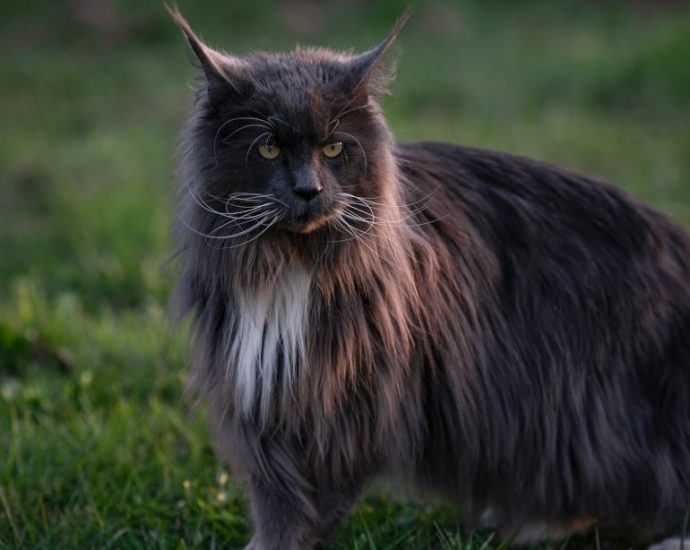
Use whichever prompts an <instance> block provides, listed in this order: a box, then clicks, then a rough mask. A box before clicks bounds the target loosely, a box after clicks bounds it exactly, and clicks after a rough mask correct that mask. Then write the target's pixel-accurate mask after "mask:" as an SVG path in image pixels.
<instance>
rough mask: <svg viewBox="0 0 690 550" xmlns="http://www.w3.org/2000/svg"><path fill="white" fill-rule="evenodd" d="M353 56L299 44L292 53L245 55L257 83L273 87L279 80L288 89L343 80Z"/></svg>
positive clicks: (333, 83) (304, 87)
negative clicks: (302, 46)
mask: <svg viewBox="0 0 690 550" xmlns="http://www.w3.org/2000/svg"><path fill="white" fill-rule="evenodd" d="M350 59H351V56H348V55H346V54H342V53H338V52H334V51H331V50H327V49H323V48H307V49H305V48H297V49H295V50H294V51H292V52H288V53H263V52H262V53H256V54H253V55H251V56H248V57H246V58H245V60H244V61H245V67H246V68H247V69H248V70H249V73H250V74H251V75H252V78H253V79H254V81H255V83H256V84H258V85H259V86H262V87H267V88H268V89H269V90H270V89H273V87H274V86H275V85H277V84H282V85H284V86H286V87H287V88H288V89H292V90H295V89H307V88H314V87H318V86H320V87H323V88H325V89H330V88H332V87H334V86H338V85H339V84H341V83H342V81H343V78H347V75H348V72H349V65H348V61H350Z"/></svg>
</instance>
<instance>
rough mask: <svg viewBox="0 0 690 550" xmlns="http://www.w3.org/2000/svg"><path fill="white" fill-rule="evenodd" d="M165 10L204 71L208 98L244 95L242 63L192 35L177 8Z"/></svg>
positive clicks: (167, 7)
mask: <svg viewBox="0 0 690 550" xmlns="http://www.w3.org/2000/svg"><path fill="white" fill-rule="evenodd" d="M165 8H166V9H167V10H168V13H169V14H170V17H172V19H173V21H174V22H175V24H176V25H177V26H178V27H179V28H180V30H181V31H182V33H183V34H184V36H185V38H186V39H187V42H188V43H189V46H190V47H191V49H192V51H193V52H194V55H195V56H196V58H197V60H198V61H199V64H200V65H201V68H202V69H203V71H204V75H205V76H206V82H207V84H208V90H209V97H211V99H213V98H218V97H220V94H227V93H234V94H235V95H242V94H244V93H245V92H246V91H247V89H248V87H249V81H248V79H247V78H245V75H244V72H245V71H244V70H243V63H242V61H241V60H240V59H238V58H236V57H233V56H230V55H227V54H224V53H221V52H218V51H216V50H214V49H213V48H211V47H209V46H207V45H206V44H205V43H204V42H203V41H202V40H201V39H200V38H199V37H198V36H197V35H196V34H195V33H194V31H193V30H192V28H191V27H190V26H189V23H187V20H186V19H185V18H184V17H183V16H182V14H181V13H180V10H179V9H178V8H177V6H175V5H173V6H171V5H169V4H165Z"/></svg>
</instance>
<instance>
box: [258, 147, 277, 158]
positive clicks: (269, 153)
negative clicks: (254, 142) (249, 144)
mask: <svg viewBox="0 0 690 550" xmlns="http://www.w3.org/2000/svg"><path fill="white" fill-rule="evenodd" d="M259 154H260V155H261V156H262V157H264V158H265V159H268V160H273V159H274V158H276V157H277V156H278V155H280V147H278V146H277V145H268V144H267V143H262V144H261V145H259Z"/></svg>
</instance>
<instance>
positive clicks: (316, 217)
mask: <svg viewBox="0 0 690 550" xmlns="http://www.w3.org/2000/svg"><path fill="white" fill-rule="evenodd" d="M336 215H337V212H334V211H332V209H330V208H328V207H327V206H326V204H325V203H324V202H323V201H318V202H317V201H312V203H309V204H306V205H303V206H302V207H301V208H300V207H298V208H295V209H294V210H293V211H292V212H291V213H290V214H289V215H288V216H287V217H286V218H284V221H283V227H284V228H285V229H286V230H287V231H290V232H291V233H300V234H303V235H307V234H309V233H313V232H314V231H316V230H317V229H320V228H322V227H323V226H325V225H327V224H328V222H329V221H330V220H332V219H333V218H334V217H335V216H336Z"/></svg>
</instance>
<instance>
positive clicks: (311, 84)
mask: <svg viewBox="0 0 690 550" xmlns="http://www.w3.org/2000/svg"><path fill="white" fill-rule="evenodd" d="M348 60H349V57H348V56H346V55H345V54H338V53H336V52H331V51H329V50H312V49H309V50H305V49H298V50H295V51H294V52H291V53H284V54H265V53H259V54H254V55H253V56H251V57H249V58H247V59H246V62H247V66H248V68H249V75H250V76H251V79H252V81H253V84H254V87H253V97H252V98H251V99H252V102H256V103H258V104H259V105H260V106H261V111H263V112H265V113H267V114H270V115H276V116H280V117H283V118H284V119H286V120H287V121H288V122H289V124H290V125H291V126H292V127H293V128H297V129H299V130H300V133H302V132H309V131H312V132H315V133H319V130H320V129H322V128H323V127H324V126H325V125H326V124H328V122H329V120H330V119H331V117H332V115H333V114H334V112H337V111H338V110H340V109H342V107H343V106H344V104H346V103H347V101H348V100H349V96H348V95H347V94H346V93H345V87H346V86H345V83H346V82H347V78H348V76H349V75H348V65H347V61H348Z"/></svg>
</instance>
